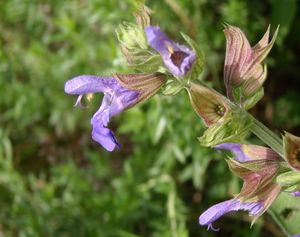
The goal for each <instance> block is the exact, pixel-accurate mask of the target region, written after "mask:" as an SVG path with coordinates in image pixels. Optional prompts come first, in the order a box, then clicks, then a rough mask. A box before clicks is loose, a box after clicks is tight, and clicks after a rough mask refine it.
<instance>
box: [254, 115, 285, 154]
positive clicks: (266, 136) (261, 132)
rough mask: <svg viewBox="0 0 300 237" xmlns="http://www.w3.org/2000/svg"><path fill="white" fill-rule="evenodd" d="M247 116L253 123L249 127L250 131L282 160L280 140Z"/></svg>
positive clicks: (281, 143)
mask: <svg viewBox="0 0 300 237" xmlns="http://www.w3.org/2000/svg"><path fill="white" fill-rule="evenodd" d="M249 116H251V118H252V121H253V122H252V125H251V127H250V131H251V132H252V133H254V134H255V135H256V136H257V137H258V138H259V139H260V140H262V141H263V142H264V143H266V144H267V145H268V146H269V147H270V148H272V149H273V150H274V151H275V152H276V153H278V154H279V155H280V156H281V157H282V158H283V159H284V152H283V142H282V139H281V138H280V137H278V136H277V135H276V134H275V133H274V132H272V131H271V130H270V129H269V128H267V127H266V126H265V125H264V124H262V123H261V122H259V121H258V120H257V119H256V118H254V117H253V116H252V115H250V114H249Z"/></svg>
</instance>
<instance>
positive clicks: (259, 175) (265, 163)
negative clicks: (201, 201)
mask: <svg viewBox="0 0 300 237" xmlns="http://www.w3.org/2000/svg"><path fill="white" fill-rule="evenodd" d="M215 148H217V149H226V150H230V151H231V152H232V153H234V155H235V156H234V158H235V159H228V160H227V163H228V166H229V168H230V169H231V171H232V172H233V173H234V174H236V175H237V176H239V177H240V178H242V179H243V181H244V183H243V187H242V189H241V191H240V193H239V194H237V195H235V198H233V199H230V200H228V201H225V202H221V203H219V204H216V205H214V206H212V207H211V208H209V209H208V210H207V211H205V212H204V213H203V214H202V215H201V216H200V217H199V223H200V225H207V226H208V229H212V230H215V229H214V228H213V227H212V223H213V222H214V221H215V220H217V219H218V218H220V217H221V216H222V215H224V214H226V213H228V212H232V211H239V210H245V211H248V212H249V215H250V216H254V219H253V222H254V221H255V220H256V219H257V218H258V217H259V216H260V215H262V214H263V213H264V212H265V211H266V210H267V209H268V207H269V206H270V205H271V204H272V202H273V201H274V200H275V198H276V197H277V196H278V195H279V193H280V192H281V186H280V185H278V184H277V183H274V182H273V180H274V177H275V176H276V174H277V172H278V170H279V163H280V158H279V156H278V155H277V154H276V153H275V152H274V151H273V150H272V149H270V148H266V147H262V146H255V145H245V144H237V143H224V144H220V145H218V146H216V147H215Z"/></svg>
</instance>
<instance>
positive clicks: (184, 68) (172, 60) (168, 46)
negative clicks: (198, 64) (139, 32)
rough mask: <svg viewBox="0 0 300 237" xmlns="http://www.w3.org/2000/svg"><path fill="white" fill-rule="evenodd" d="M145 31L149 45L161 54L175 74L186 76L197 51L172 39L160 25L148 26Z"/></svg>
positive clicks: (168, 67)
mask: <svg viewBox="0 0 300 237" xmlns="http://www.w3.org/2000/svg"><path fill="white" fill-rule="evenodd" d="M145 32H146V36H147V40H148V43H149V45H150V46H151V48H153V49H154V50H156V51H157V52H158V53H159V54H160V55H161V57H162V60H163V62H164V64H165V66H166V67H167V69H168V70H169V71H170V72H171V73H172V74H173V76H176V77H183V76H185V75H186V74H187V72H188V71H189V70H190V69H191V67H192V66H193V63H194V62H195V60H196V53H195V52H194V51H193V50H192V49H190V48H188V47H185V46H183V45H180V44H177V43H175V42H174V41H172V40H171V39H170V38H169V37H168V36H167V35H166V34H165V33H164V32H162V31H161V29H160V27H159V26H148V27H146V28H145Z"/></svg>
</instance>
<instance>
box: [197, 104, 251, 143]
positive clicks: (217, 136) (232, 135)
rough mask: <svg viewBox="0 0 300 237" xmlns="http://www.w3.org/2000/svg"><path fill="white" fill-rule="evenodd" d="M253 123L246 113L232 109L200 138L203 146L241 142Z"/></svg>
mask: <svg viewBox="0 0 300 237" xmlns="http://www.w3.org/2000/svg"><path fill="white" fill-rule="evenodd" d="M251 124H252V119H251V118H250V117H249V116H248V115H247V114H245V113H241V112H239V111H235V110H231V111H230V112H229V113H227V114H226V116H224V118H223V119H222V121H220V122H217V123H215V124H213V125H211V126H210V127H209V128H208V129H207V130H206V131H205V132H204V133H203V135H202V137H200V138H199V141H200V143H201V145H202V146H216V145H218V144H221V143H241V142H242V141H243V140H244V139H245V137H246V135H247V133H248V129H249V127H250V126H251Z"/></svg>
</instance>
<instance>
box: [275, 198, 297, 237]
mask: <svg viewBox="0 0 300 237" xmlns="http://www.w3.org/2000/svg"><path fill="white" fill-rule="evenodd" d="M271 210H272V212H274V213H275V214H276V217H277V218H278V219H279V221H280V222H281V223H282V224H283V227H285V228H286V231H287V232H288V233H290V234H291V235H294V234H299V233H300V229H299V223H300V198H299V197H294V196H292V195H290V194H288V193H281V194H280V195H279V197H278V198H277V199H276V200H275V202H274V203H273V205H272V206H271Z"/></svg>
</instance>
